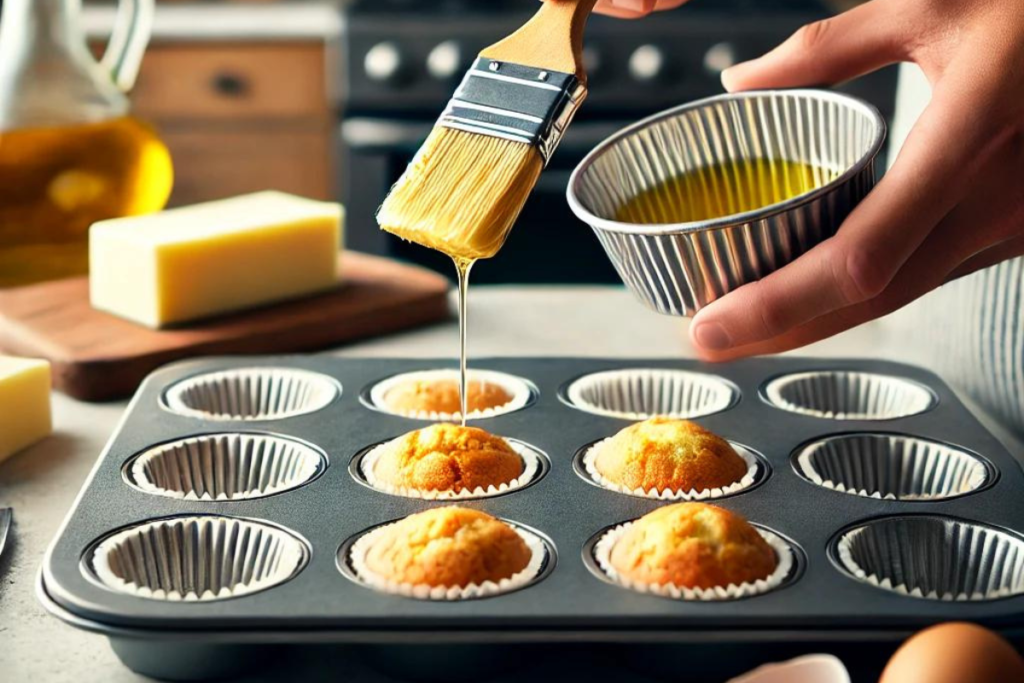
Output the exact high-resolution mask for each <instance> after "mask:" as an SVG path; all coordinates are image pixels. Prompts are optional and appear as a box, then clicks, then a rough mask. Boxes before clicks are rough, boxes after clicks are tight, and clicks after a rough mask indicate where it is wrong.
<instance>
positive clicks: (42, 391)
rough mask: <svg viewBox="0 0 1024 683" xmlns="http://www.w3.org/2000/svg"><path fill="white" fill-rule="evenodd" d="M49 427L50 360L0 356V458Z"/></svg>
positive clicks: (23, 446) (32, 442)
mask: <svg viewBox="0 0 1024 683" xmlns="http://www.w3.org/2000/svg"><path fill="white" fill-rule="evenodd" d="M51 431H53V423H52V421H51V417H50V364H49V363H47V362H46V361H45V360H36V359H34V358H15V357H13V356H0V462H3V461H4V460H6V459H7V458H9V457H10V456H11V455H14V454H15V453H17V452H18V451H20V450H21V449H22V448H25V447H26V446H31V445H32V444H34V443H35V442H36V441H39V440H40V439H42V438H43V437H44V436H46V435H47V434H49V433H50V432H51Z"/></svg>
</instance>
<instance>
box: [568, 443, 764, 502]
mask: <svg viewBox="0 0 1024 683" xmlns="http://www.w3.org/2000/svg"><path fill="white" fill-rule="evenodd" d="M609 441H611V437H609V438H607V439H603V440H601V441H598V442H597V443H594V444H591V445H590V446H587V447H585V448H582V449H580V450H579V451H578V452H577V454H576V460H575V462H574V463H573V464H574V468H575V470H576V473H577V474H579V475H580V476H581V477H583V479H584V480H585V481H587V482H590V483H592V484H596V485H597V486H600V487H601V488H605V489H608V490H609V491H615V492H616V493H624V494H626V495H629V496H636V497H638V498H651V499H654V500H666V501H683V500H690V501H696V500H713V499H715V498H724V497H726V496H731V495H735V494H737V493H741V492H742V491H745V490H747V489H749V488H750V487H752V486H754V485H755V484H757V483H758V482H760V481H761V480H763V479H764V477H765V475H766V474H767V473H768V464H767V463H766V462H764V461H763V460H762V459H761V458H760V457H759V456H758V455H757V454H756V453H755V452H754V451H752V450H750V449H749V448H747V447H746V446H742V445H740V444H738V443H734V442H732V441H730V442H729V445H731V446H732V448H733V450H735V451H736V453H737V454H738V455H739V456H740V457H741V458H743V461H744V462H745V463H746V464H747V471H746V473H745V474H744V475H743V477H742V478H741V479H740V480H739V481H736V482H733V483H732V484H729V485H727V486H722V487H718V488H711V489H703V490H700V491H697V490H695V489H691V490H689V491H679V490H675V489H664V490H661V491H659V490H657V489H654V488H652V489H650V490H649V491H644V490H643V489H642V488H637V489H630V488H628V487H626V486H623V485H621V484H617V483H616V482H614V481H612V480H610V479H608V478H607V477H605V476H604V475H603V474H601V472H599V471H598V469H597V464H596V463H597V456H598V453H599V452H600V450H601V448H602V447H603V446H604V445H605V444H607V443H608V442H609Z"/></svg>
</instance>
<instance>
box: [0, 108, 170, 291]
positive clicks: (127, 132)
mask: <svg viewBox="0 0 1024 683" xmlns="http://www.w3.org/2000/svg"><path fill="white" fill-rule="evenodd" d="M173 180H174V172H173V168H172V165H171V157H170V154H169V152H168V151H167V147H166V146H165V145H164V144H163V142H161V141H160V138H159V137H157V135H156V133H155V132H154V131H153V130H152V129H151V128H150V127H149V126H147V125H146V124H144V123H142V122H141V121H139V120H137V119H135V118H133V117H130V116H122V117H118V118H113V119H109V120H107V121H101V122H98V123H87V124H77V125H71V126H61V127H53V128H35V129H32V128H25V129H17V130H12V131H6V132H5V131H0V287H10V286H14V285H21V284H28V283H31V282H37V281H41V280H49V279H55V278H60V277H68V276H71V275H79V274H83V273H85V272H87V270H88V262H89V259H88V231H89V226H90V225H92V224H93V223H94V222H96V221H98V220H103V219H105V218H114V217H119V216H134V215H139V214H145V213H151V212H153V211H159V210H160V209H162V208H163V207H164V205H165V204H166V203H167V198H168V197H169V196H170V193H171V186H172V184H173Z"/></svg>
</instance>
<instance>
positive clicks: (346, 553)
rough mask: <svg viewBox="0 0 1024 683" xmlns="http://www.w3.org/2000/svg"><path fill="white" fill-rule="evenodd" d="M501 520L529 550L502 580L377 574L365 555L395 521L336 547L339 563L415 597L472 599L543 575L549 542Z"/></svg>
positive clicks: (351, 573) (356, 575) (354, 574)
mask: <svg viewBox="0 0 1024 683" xmlns="http://www.w3.org/2000/svg"><path fill="white" fill-rule="evenodd" d="M504 521H505V522H506V523H507V524H509V525H510V526H511V527H512V528H513V529H514V530H515V532H516V533H517V534H519V537H520V538H522V539H523V542H524V543H526V547H527V548H529V550H530V560H529V562H528V563H527V565H526V567H524V568H523V569H522V570H520V571H518V572H516V573H515V574H513V575H512V576H510V577H509V578H506V579H502V580H501V581H497V582H495V581H485V582H483V583H479V584H477V583H472V584H468V585H466V586H431V585H428V584H413V583H402V582H399V581H394V580H392V579H390V578H388V577H386V576H381V575H380V574H377V573H376V572H374V571H373V570H371V569H370V568H369V567H368V566H367V564H366V556H367V554H368V553H369V552H370V548H372V547H373V545H374V543H376V542H377V541H378V540H379V539H380V538H381V537H382V534H383V533H384V531H385V530H386V529H387V528H388V527H390V526H391V525H392V524H395V523H396V522H391V523H388V524H383V525H381V526H378V527H374V528H373V529H370V530H368V531H366V532H363V533H362V534H360V535H358V536H356V537H355V538H352V539H349V540H348V541H346V542H345V543H344V544H342V546H341V549H340V550H339V551H338V567H339V569H341V572H342V574H344V575H345V576H347V577H348V578H350V579H352V580H353V581H356V582H357V583H361V584H363V585H365V586H367V587H369V588H372V589H374V590H377V591H380V592H382V593H389V594H391V595H401V596H404V597H407V598H416V599H418V600H435V601H455V600H472V599H477V598H489V597H494V596H497V595H502V594H504V593H510V592H512V591H515V590H519V589H521V588H525V587H526V586H529V585H530V584H533V583H536V582H537V581H539V580H540V579H542V578H543V577H544V576H545V575H546V574H547V571H549V570H550V568H551V564H552V562H553V559H554V552H553V550H552V548H551V546H549V542H548V541H547V540H545V539H544V538H543V537H542V536H540V534H538V533H535V532H534V531H532V530H530V529H527V528H525V527H523V526H521V525H518V524H515V523H514V522H509V521H507V520H504Z"/></svg>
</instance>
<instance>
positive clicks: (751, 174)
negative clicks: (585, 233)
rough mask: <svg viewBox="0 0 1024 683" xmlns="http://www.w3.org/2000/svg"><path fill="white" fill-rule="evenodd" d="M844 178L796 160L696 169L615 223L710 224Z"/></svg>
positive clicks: (640, 198)
mask: <svg viewBox="0 0 1024 683" xmlns="http://www.w3.org/2000/svg"><path fill="white" fill-rule="evenodd" d="M839 175H840V174H839V172H838V171H835V170H830V169H827V168H824V167H822V166H815V165H812V164H805V163H801V162H797V161H780V160H769V159H739V160H735V161H729V162H725V163H719V164H714V165H711V166H706V167H704V168H699V169H694V170H692V171H689V172H687V173H684V174H682V175H679V176H675V177H673V178H670V179H669V180H667V181H665V182H662V183H660V184H658V185H655V186H654V187H652V188H650V189H648V190H644V191H643V192H640V193H639V194H637V195H636V196H635V197H633V198H632V199H630V200H628V201H627V202H626V203H625V204H623V205H622V207H620V208H619V210H618V212H617V213H616V216H615V218H616V220H617V221H619V222H622V223H634V224H637V225H662V224H675V223H694V222H698V221H709V220H714V219H716V218H723V217H725V216H732V215H735V214H740V213H746V212H748V211H756V210H758V209H763V208H765V207H768V206H771V205H773V204H778V203H780V202H784V201H786V200H788V199H792V198H794V197H797V196H799V195H802V194H804V193H806V192H810V191H811V190H815V189H817V188H819V187H823V186H825V185H827V184H828V183H829V182H831V181H833V180H835V179H836V178H837V177H838V176H839Z"/></svg>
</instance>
